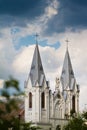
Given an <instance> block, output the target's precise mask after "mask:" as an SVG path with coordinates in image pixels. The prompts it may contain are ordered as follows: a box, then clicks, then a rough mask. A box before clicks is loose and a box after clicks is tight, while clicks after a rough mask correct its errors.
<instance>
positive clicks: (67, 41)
mask: <svg viewBox="0 0 87 130" xmlns="http://www.w3.org/2000/svg"><path fill="white" fill-rule="evenodd" d="M66 43H67V49H68V44H69V40H68V39H66Z"/></svg>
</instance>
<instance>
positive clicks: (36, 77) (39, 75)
mask: <svg viewBox="0 0 87 130" xmlns="http://www.w3.org/2000/svg"><path fill="white" fill-rule="evenodd" d="M29 76H30V79H31V83H32V86H36V85H37V84H38V85H39V86H42V85H43V82H44V79H45V74H44V70H43V66H42V61H41V57H40V53H39V48H38V44H36V47H35V51H34V55H33V60H32V65H31V69H30V74H29Z"/></svg>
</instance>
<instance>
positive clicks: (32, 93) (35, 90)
mask: <svg viewBox="0 0 87 130" xmlns="http://www.w3.org/2000/svg"><path fill="white" fill-rule="evenodd" d="M25 121H26V122H29V121H31V122H33V123H38V122H46V123H47V122H49V85H48V82H47V81H46V77H45V74H44V70H43V65H42V61H41V57H40V53H39V47H38V44H36V46H35V51H34V55H33V60H32V65H31V69H30V73H29V78H28V80H27V81H26V82H25Z"/></svg>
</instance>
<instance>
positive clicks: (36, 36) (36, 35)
mask: <svg viewBox="0 0 87 130" xmlns="http://www.w3.org/2000/svg"><path fill="white" fill-rule="evenodd" d="M34 36H35V40H36V44H37V43H38V40H37V38H38V36H39V35H38V33H36V34H35V35H34Z"/></svg>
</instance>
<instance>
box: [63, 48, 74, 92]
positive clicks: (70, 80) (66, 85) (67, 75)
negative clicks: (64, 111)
mask: <svg viewBox="0 0 87 130" xmlns="http://www.w3.org/2000/svg"><path fill="white" fill-rule="evenodd" d="M61 83H62V87H63V90H66V89H71V90H73V89H74V86H75V77H74V72H73V68H72V64H71V60H70V56H69V51H68V48H67V50H66V54H65V58H64V63H63V68H62V74H61Z"/></svg>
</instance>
